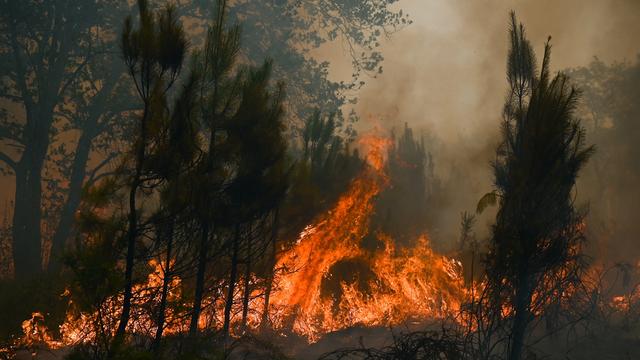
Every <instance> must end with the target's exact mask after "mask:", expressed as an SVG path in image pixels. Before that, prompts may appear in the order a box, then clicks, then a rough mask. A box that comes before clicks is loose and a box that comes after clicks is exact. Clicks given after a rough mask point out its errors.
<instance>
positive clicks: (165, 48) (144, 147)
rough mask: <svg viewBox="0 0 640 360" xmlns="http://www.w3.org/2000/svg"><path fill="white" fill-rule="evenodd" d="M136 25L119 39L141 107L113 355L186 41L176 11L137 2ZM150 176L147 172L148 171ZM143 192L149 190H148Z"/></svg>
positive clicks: (121, 330)
mask: <svg viewBox="0 0 640 360" xmlns="http://www.w3.org/2000/svg"><path fill="white" fill-rule="evenodd" d="M138 10H139V24H138V28H136V29H134V25H133V20H132V18H131V17H127V19H126V20H125V23H124V30H123V33H122V37H121V41H122V44H121V46H122V54H123V58H124V61H125V64H126V66H127V69H128V72H129V75H130V77H131V79H132V81H133V83H134V85H135V88H136V90H137V93H138V96H139V97H140V100H141V101H142V103H143V109H142V114H141V115H140V119H139V122H138V123H137V126H136V127H137V131H136V138H135V141H134V142H133V149H132V155H131V157H132V162H133V164H132V167H133V170H132V174H131V178H130V185H129V194H128V228H127V234H126V244H127V249H126V265H125V282H124V297H123V304H122V313H121V315H120V321H119V324H118V329H117V330H116V336H115V339H114V342H113V349H112V350H111V351H110V354H109V355H110V357H112V356H113V354H114V350H117V348H118V347H119V345H120V344H121V343H122V341H123V338H124V334H125V331H126V328H127V325H128V323H129V319H130V314H131V299H132V296H133V294H132V287H133V270H134V262H135V257H136V255H135V252H136V242H137V239H138V237H139V236H140V220H141V219H140V215H141V214H140V209H139V208H138V207H139V205H138V203H137V200H138V190H139V189H140V187H141V186H142V185H144V184H145V181H148V179H146V178H147V177H148V176H146V175H148V172H149V171H150V169H149V168H148V165H149V164H148V160H149V157H150V156H149V147H150V145H151V144H154V142H156V141H157V140H158V135H159V131H160V130H161V129H162V126H161V124H162V121H163V120H164V119H165V117H166V109H167V105H166V94H167V91H169V89H170V88H171V87H172V86H173V84H174V82H175V81H176V79H177V78H178V75H179V74H180V71H181V69H182V62H183V59H184V56H185V52H186V48H187V41H186V39H185V36H184V31H183V29H182V25H181V24H180V23H179V22H178V20H177V14H176V10H175V8H174V7H173V6H170V5H169V6H167V7H166V8H165V9H164V10H162V11H160V12H159V13H157V14H155V13H154V12H153V11H152V10H151V9H149V4H148V3H147V1H146V0H139V1H138ZM151 170H152V169H151ZM147 191H148V190H147Z"/></svg>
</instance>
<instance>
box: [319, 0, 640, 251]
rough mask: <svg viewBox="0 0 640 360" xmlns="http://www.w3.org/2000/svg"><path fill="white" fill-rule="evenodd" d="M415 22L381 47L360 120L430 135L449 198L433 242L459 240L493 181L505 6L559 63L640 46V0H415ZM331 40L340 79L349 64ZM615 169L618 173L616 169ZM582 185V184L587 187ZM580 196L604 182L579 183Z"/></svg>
mask: <svg viewBox="0 0 640 360" xmlns="http://www.w3.org/2000/svg"><path fill="white" fill-rule="evenodd" d="M399 6H401V7H402V8H403V9H405V11H407V12H409V13H410V15H411V18H412V20H413V24H411V25H410V26H408V27H407V28H405V29H403V30H401V31H399V32H397V33H395V34H392V35H391V36H390V37H389V39H388V41H387V42H386V43H384V44H383V47H382V52H383V55H384V57H385V62H384V64H383V65H384V72H383V74H381V75H379V76H378V77H377V78H375V79H369V81H368V83H367V84H366V85H365V87H364V88H363V89H362V90H361V91H360V93H359V94H358V97H359V102H358V103H357V105H355V110H356V111H357V112H358V113H359V115H360V116H361V118H362V120H361V123H360V124H359V126H360V127H361V128H363V129H364V128H367V127H369V126H371V123H372V121H369V119H376V120H375V121H374V122H375V124H380V123H382V124H384V126H387V127H395V128H400V127H402V126H403V125H404V123H405V122H408V123H409V126H411V127H412V128H414V130H415V132H416V133H417V134H420V133H422V134H424V135H425V140H426V141H427V148H428V149H429V150H430V151H431V152H432V154H433V156H434V162H435V165H436V172H437V174H438V175H439V177H440V179H441V181H442V184H443V190H442V191H445V192H446V194H444V197H443V198H444V199H446V200H445V201H442V202H441V203H437V204H430V205H429V206H437V207H438V211H437V213H439V214H440V215H439V217H440V218H439V219H436V220H435V223H436V224H438V225H437V226H435V228H434V229H432V230H431V235H432V237H433V238H434V241H435V242H436V244H440V245H444V247H445V248H451V247H452V246H453V245H454V243H455V241H457V238H458V223H459V220H460V218H459V214H460V212H461V211H465V210H466V211H473V210H474V209H475V206H476V204H477V201H478V199H479V198H480V197H481V196H482V195H483V194H484V193H486V192H487V191H489V190H490V188H491V179H492V174H491V169H490V165H489V164H490V161H491V159H492V158H493V156H494V150H495V146H496V145H497V143H498V141H499V121H500V119H501V111H502V106H503V102H504V97H505V91H506V79H505V66H506V64H505V59H506V53H507V44H508V43H507V30H508V13H509V11H510V10H515V11H516V13H517V15H518V18H519V20H520V21H522V22H523V23H524V24H525V26H526V31H527V36H528V37H529V39H530V40H531V42H532V44H533V45H534V47H535V50H536V51H537V53H538V60H540V58H541V56H542V51H543V47H544V43H545V41H546V40H547V38H548V37H549V36H551V37H552V40H551V41H552V45H553V53H552V69H553V70H554V71H559V70H563V69H567V68H575V67H580V66H587V65H588V64H589V62H590V61H591V60H592V59H593V58H594V57H598V58H599V59H602V60H603V61H605V62H606V63H610V62H614V61H625V60H633V59H635V56H636V54H637V52H638V51H640V46H639V45H638V44H637V39H638V36H639V35H640V1H637V0H564V1H553V0H541V1H540V0H535V1H534V0H527V1H524V0H520V1H507V0H491V1H465V0H419V1H418V0H414V1H403V2H401V3H400V4H399ZM336 50H337V47H327V48H325V49H324V51H322V53H321V54H320V55H321V56H323V57H326V58H328V59H330V60H331V61H332V64H333V74H334V76H336V77H338V76H342V75H344V74H345V72H346V70H345V69H346V68H347V67H348V66H349V63H348V62H347V61H345V60H344V57H343V55H341V54H340V52H339V51H336ZM616 175H617V174H612V176H616ZM582 186H585V185H582ZM579 190H580V194H589V193H594V192H595V191H596V190H597V189H584V188H583V189H579ZM493 218H494V214H493V213H492V212H491V211H488V212H487V213H486V214H483V216H482V217H481V218H480V219H479V221H478V222H477V226H476V232H477V233H478V235H479V236H480V237H481V238H482V237H485V236H487V235H488V233H489V225H490V224H491V222H492V220H493Z"/></svg>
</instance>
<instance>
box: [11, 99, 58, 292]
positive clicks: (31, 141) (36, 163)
mask: <svg viewBox="0 0 640 360" xmlns="http://www.w3.org/2000/svg"><path fill="white" fill-rule="evenodd" d="M39 114H40V117H41V118H40V119H39V120H41V122H38V121H37V120H36V119H33V118H31V119H28V121H27V128H25V138H26V139H27V141H28V146H26V147H25V150H24V153H23V154H22V157H21V159H20V162H19V163H18V164H17V168H16V171H15V173H16V192H15V205H14V212H13V257H14V264H15V276H16V279H28V278H31V277H33V276H36V275H37V274H39V273H41V272H42V255H41V254H42V236H41V229H40V222H41V220H42V215H41V205H42V167H43V165H44V159H45V157H46V155H47V148H48V147H49V124H50V123H51V121H52V116H53V110H52V109H50V110H48V111H40V112H39ZM27 116H28V117H30V116H32V115H31V114H29V113H28V115H27Z"/></svg>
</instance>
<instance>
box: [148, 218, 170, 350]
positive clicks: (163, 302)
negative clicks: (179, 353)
mask: <svg viewBox="0 0 640 360" xmlns="http://www.w3.org/2000/svg"><path fill="white" fill-rule="evenodd" d="M173 227H174V221H173V218H171V219H169V226H168V229H167V256H166V258H165V262H164V277H163V279H162V293H161V294H160V309H158V329H157V330H156V336H155V339H154V343H153V348H154V352H155V353H156V355H157V354H158V353H159V352H160V340H162V332H163V331H164V320H165V310H166V308H167V296H168V293H169V284H170V283H171V277H172V274H171V256H173V254H172V251H173Z"/></svg>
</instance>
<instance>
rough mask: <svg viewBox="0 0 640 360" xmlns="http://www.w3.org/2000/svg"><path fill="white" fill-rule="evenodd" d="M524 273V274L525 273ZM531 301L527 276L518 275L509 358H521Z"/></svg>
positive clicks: (511, 359) (512, 359)
mask: <svg viewBox="0 0 640 360" xmlns="http://www.w3.org/2000/svg"><path fill="white" fill-rule="evenodd" d="M525 275H526V274H525ZM530 303H531V291H530V290H529V282H528V277H527V276H522V277H520V284H519V285H518V287H517V289H516V303H515V309H514V310H515V314H514V319H513V326H512V327H511V346H510V349H509V360H520V359H522V351H523V349H524V337H525V333H526V329H527V325H528V324H529V320H530V315H531V314H530V313H529V304H530Z"/></svg>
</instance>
